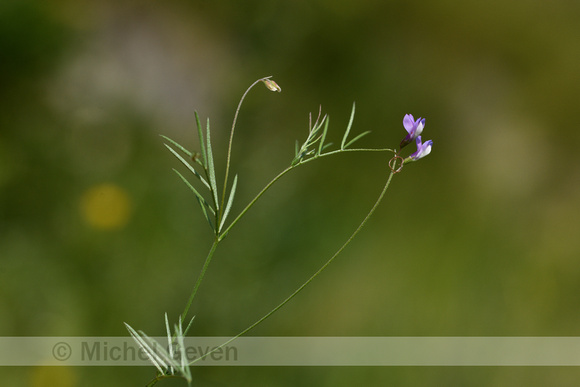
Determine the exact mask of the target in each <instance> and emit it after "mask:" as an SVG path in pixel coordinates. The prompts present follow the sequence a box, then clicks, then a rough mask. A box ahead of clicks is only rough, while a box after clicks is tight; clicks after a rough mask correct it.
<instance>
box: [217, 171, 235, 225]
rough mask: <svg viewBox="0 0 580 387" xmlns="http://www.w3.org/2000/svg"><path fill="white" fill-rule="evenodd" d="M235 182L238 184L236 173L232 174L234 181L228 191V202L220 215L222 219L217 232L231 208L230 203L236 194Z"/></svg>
mask: <svg viewBox="0 0 580 387" xmlns="http://www.w3.org/2000/svg"><path fill="white" fill-rule="evenodd" d="M237 184H238V175H236V176H234V182H233V183H232V190H231V191H230V197H229V198H228V202H227V204H226V208H225V210H224V213H223V215H222V220H221V222H220V226H219V229H218V232H219V230H221V229H222V227H223V226H224V223H225V222H226V218H227V217H228V214H229V212H230V209H231V208H232V203H233V202H234V195H235V194H236V186H237Z"/></svg>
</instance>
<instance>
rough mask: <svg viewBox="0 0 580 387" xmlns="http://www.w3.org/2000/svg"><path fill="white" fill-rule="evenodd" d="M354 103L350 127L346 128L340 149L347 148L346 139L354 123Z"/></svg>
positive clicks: (349, 122)
mask: <svg viewBox="0 0 580 387" xmlns="http://www.w3.org/2000/svg"><path fill="white" fill-rule="evenodd" d="M354 107H355V104H354V102H353V103H352V112H351V113H350V120H349V121H348V126H347V127H346V131H345V132H344V136H343V137H342V142H341V143H340V149H344V148H345V145H344V144H345V143H346V139H347V138H348V134H349V133H350V128H351V127H352V122H353V121H354V110H355V109H354Z"/></svg>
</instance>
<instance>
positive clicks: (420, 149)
mask: <svg viewBox="0 0 580 387" xmlns="http://www.w3.org/2000/svg"><path fill="white" fill-rule="evenodd" d="M416 142H417V152H415V153H413V154H412V155H411V156H409V158H408V159H410V160H412V161H416V160H419V159H421V158H423V157H425V156H427V155H428V154H429V153H431V147H432V146H433V140H427V141H425V143H424V144H423V143H422V142H421V136H418V137H417V140H416Z"/></svg>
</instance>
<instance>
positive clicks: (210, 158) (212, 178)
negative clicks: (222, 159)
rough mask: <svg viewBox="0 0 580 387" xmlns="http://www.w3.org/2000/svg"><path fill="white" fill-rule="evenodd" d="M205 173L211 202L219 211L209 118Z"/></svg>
mask: <svg viewBox="0 0 580 387" xmlns="http://www.w3.org/2000/svg"><path fill="white" fill-rule="evenodd" d="M206 139H207V173H208V175H209V176H208V178H209V184H210V185H211V187H210V190H211V191H212V194H213V200H214V203H215V209H216V211H217V210H219V201H218V193H217V182H216V178H215V166H214V163H213V152H212V150H211V136H210V131H209V118H208V119H207V134H206Z"/></svg>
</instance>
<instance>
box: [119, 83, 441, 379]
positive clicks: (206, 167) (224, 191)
mask: <svg viewBox="0 0 580 387" xmlns="http://www.w3.org/2000/svg"><path fill="white" fill-rule="evenodd" d="M259 83H263V84H264V85H265V86H266V87H267V88H268V89H269V90H271V91H275V92H281V91H282V89H281V88H280V86H278V84H277V83H276V82H275V81H274V80H272V79H271V77H265V78H261V79H258V80H257V81H255V82H254V83H253V84H252V85H250V87H249V88H248V89H247V90H246V91H245V93H244V94H243V95H242V98H241V99H240V102H239V104H238V107H237V109H236V112H235V115H234V120H233V124H232V128H231V130H230V136H229V142H228V148H227V156H226V166H225V172H224V175H223V180H222V181H223V182H222V183H221V187H219V186H218V175H217V173H216V168H215V162H214V156H213V149H212V143H211V130H210V122H209V119H208V120H207V122H206V124H205V128H204V126H203V125H202V124H201V121H200V119H199V115H198V114H197V112H196V113H195V120H196V125H197V135H198V137H199V144H200V149H199V152H191V151H189V150H187V149H186V148H185V147H183V146H181V145H180V144H178V143H177V142H175V141H173V140H172V139H170V138H168V137H165V136H162V137H163V138H164V139H165V140H166V141H167V143H166V144H165V146H166V147H167V149H169V151H170V152H171V153H172V154H173V155H174V156H175V157H176V158H177V159H178V160H179V161H180V162H181V163H182V164H183V165H184V166H185V168H186V170H187V171H188V172H189V173H190V179H191V178H193V180H192V181H190V179H188V178H186V177H185V176H184V175H183V174H182V173H181V172H179V171H178V170H176V169H174V171H175V173H176V174H177V175H178V176H179V178H180V179H181V180H182V181H183V182H184V183H185V184H186V185H187V187H189V189H190V190H191V191H192V193H193V195H194V198H195V200H196V201H197V202H198V204H199V207H200V209H201V212H202V214H203V216H204V218H205V219H206V221H207V223H208V224H209V226H210V227H211V229H212V231H213V243H212V245H211V247H210V249H209V252H208V254H207V256H206V258H205V261H204V263H203V266H202V268H201V271H200V273H199V275H198V277H197V280H196V282H195V284H194V285H193V290H192V292H191V294H190V296H189V298H188V300H187V302H186V304H185V308H184V310H183V312H182V313H181V314H180V316H179V318H178V320H177V322H176V323H175V324H174V325H173V330H172V329H171V326H170V323H169V319H168V317H167V313H166V314H165V326H166V334H167V347H165V348H167V349H164V347H163V345H161V344H160V343H157V342H156V341H155V340H154V339H152V338H150V337H149V336H147V335H146V334H145V333H143V332H142V331H136V330H135V329H133V328H132V327H131V326H129V325H128V324H126V323H125V325H126V327H127V329H128V330H129V333H130V334H131V336H132V337H133V338H134V339H135V340H136V342H137V343H138V344H139V346H140V347H141V348H142V350H143V351H144V353H146V354H147V356H148V358H149V360H150V361H151V362H152V363H153V365H154V366H155V367H156V368H157V371H158V373H157V375H156V377H155V378H154V379H153V380H151V382H150V383H149V384H148V386H152V385H154V384H156V383H157V382H158V381H160V380H162V379H164V378H169V377H181V378H184V379H185V380H186V381H187V383H188V385H191V383H192V375H191V370H190V366H191V365H192V364H193V363H195V362H196V361H199V360H201V359H202V358H203V357H205V356H207V355H209V354H210V353H211V351H210V352H208V353H206V354H205V355H204V356H203V357H201V358H197V359H195V360H194V361H192V362H190V363H188V361H187V359H186V356H176V355H177V354H183V353H185V352H186V348H185V345H184V337H185V335H186V334H187V332H188V331H189V329H190V328H191V326H192V323H193V317H191V318H189V314H190V307H191V305H192V303H193V300H194V299H195V297H196V296H197V293H198V290H199V288H200V285H201V283H202V281H203V279H204V277H205V274H206V271H207V269H208V267H209V265H210V262H211V261H212V258H213V256H214V254H215V252H216V250H217V247H218V245H219V244H220V242H221V241H222V240H223V239H224V238H225V237H226V236H227V235H228V233H229V232H230V231H231V230H232V228H233V227H234V226H235V225H236V224H237V223H238V222H239V221H240V219H241V218H242V217H243V216H244V215H245V214H246V213H247V212H248V211H249V210H250V209H251V208H252V207H253V206H254V204H256V202H257V201H258V200H259V199H260V198H261V197H262V195H263V194H264V193H265V192H266V191H267V190H268V189H269V188H270V187H271V186H272V185H273V184H274V183H276V182H277V181H278V180H280V179H281V178H282V177H283V176H284V175H286V174H287V173H289V172H290V171H292V170H293V169H295V168H298V167H300V166H302V165H304V164H306V163H309V162H312V161H314V160H317V159H319V158H322V157H330V156H334V155H338V154H340V153H345V152H391V153H393V156H392V158H391V159H390V161H389V162H388V163H386V164H387V166H388V167H389V169H390V173H389V174H388V177H387V180H386V182H385V185H384V187H383V189H382V191H381V193H380V194H379V196H378V198H377V200H376V201H375V203H374V205H373V206H372V207H371V209H370V211H369V212H368V213H367V215H366V216H365V217H364V219H363V220H362V222H361V223H360V224H359V225H358V227H357V228H356V229H355V230H354V232H353V233H352V234H351V236H350V237H349V238H348V239H347V240H346V241H345V242H344V243H343V244H342V246H340V248H338V250H336V252H335V253H334V254H333V255H332V256H331V257H330V258H329V259H328V260H327V261H326V262H325V263H324V264H323V265H322V266H321V267H320V268H319V269H318V270H317V271H316V272H315V273H314V274H312V275H311V276H310V277H309V278H308V279H307V280H306V281H305V282H304V283H302V285H300V286H299V287H298V288H297V289H296V290H294V292H292V293H291V294H290V295H289V296H288V297H286V298H285V299H284V300H283V301H282V302H280V303H279V304H278V305H277V306H275V307H274V308H273V309H272V310H270V312H268V313H267V314H266V315H264V316H262V317H261V318H259V319H258V320H257V321H256V322H255V323H253V324H252V325H250V326H249V327H247V328H246V329H244V330H243V331H242V332H240V333H239V334H237V335H236V336H234V337H232V338H231V339H230V340H228V341H227V342H225V343H223V344H222V345H221V346H220V347H218V348H215V349H214V351H215V350H218V349H219V348H221V347H223V346H225V345H227V344H229V343H230V342H231V341H233V340H235V339H236V338H238V337H240V336H242V335H244V334H245V333H247V332H248V331H250V330H251V329H253V328H254V327H256V326H257V325H258V324H260V323H262V322H263V321H264V320H266V319H267V318H268V317H270V316H271V315H272V314H273V313H275V312H276V311H278V310H279V309H280V308H282V307H283V306H284V305H285V304H286V303H287V302H288V301H290V300H291V299H292V298H294V297H295V296H296V295H297V294H298V293H300V292H301V291H302V289H304V288H305V287H306V286H307V285H308V284H309V283H310V282H312V281H313V280H314V279H315V278H316V277H317V276H318V275H319V274H320V273H321V272H322V271H324V269H326V268H327V267H328V266H329V265H330V264H331V263H332V261H333V260H334V259H335V258H336V257H337V256H338V255H339V254H340V253H341V252H342V251H343V250H344V249H345V248H346V247H347V246H348V244H349V243H350V242H351V241H352V240H353V239H354V237H355V236H356V235H357V234H358V233H359V232H360V230H361V229H362V228H363V226H364V225H365V224H366V222H367V221H368V219H369V218H370V217H371V216H372V214H373V213H374V212H375V210H376V209H377V207H378V206H379V204H380V202H381V201H382V200H383V198H384V196H385V193H386V192H387V190H388V188H389V186H390V184H391V181H392V179H393V176H394V175H395V174H397V173H399V172H401V170H402V169H403V166H404V165H406V164H408V163H410V162H413V161H417V160H419V159H421V158H423V157H425V156H427V155H428V154H429V153H430V152H431V148H432V146H433V141H432V140H428V141H426V142H425V143H423V142H422V140H421V136H420V135H421V133H422V132H423V129H424V127H425V119H424V118H419V119H418V120H415V119H414V117H413V116H412V115H411V114H407V115H405V117H404V118H403V127H404V128H405V130H406V131H407V135H406V136H405V137H404V138H403V140H402V141H401V143H400V145H399V150H398V151H395V150H393V149H388V148H379V149H367V148H351V146H352V145H353V144H354V143H355V142H356V141H358V140H359V139H360V138H362V137H363V136H365V135H367V134H369V133H370V131H366V132H363V133H360V134H358V135H356V136H354V137H353V138H350V131H351V128H352V124H353V121H354V114H355V105H354V104H353V106H352V112H351V115H350V119H349V122H348V125H347V127H346V130H345V132H344V134H343V136H342V140H341V142H340V146H339V147H338V148H336V149H334V150H329V149H330V148H331V147H332V144H331V143H326V136H327V133H328V126H329V119H328V116H327V115H324V116H323V115H322V109H320V110H319V112H318V116H317V118H316V119H315V120H314V122H312V116H310V120H309V126H308V135H307V137H306V140H305V141H304V142H303V143H302V144H300V142H298V141H297V142H296V146H295V150H294V157H293V158H292V159H291V160H290V163H289V164H290V165H289V166H288V167H287V168H286V169H284V170H283V171H281V172H280V173H279V174H278V175H277V176H275V177H274V178H273V179H272V180H271V181H270V182H269V183H268V184H266V186H265V187H264V188H262V190H261V191H260V192H259V193H258V194H257V195H256V196H255V197H254V198H253V199H252V200H251V201H250V202H249V203H248V204H247V205H246V206H245V207H244V208H243V209H242V210H241V211H240V213H239V214H237V215H236V216H235V217H234V218H233V219H232V220H229V219H230V212H231V209H232V204H233V202H234V199H235V194H236V188H237V185H238V176H237V175H235V176H234V177H233V179H231V180H230V170H231V154H232V144H233V139H234V133H235V129H236V122H237V118H238V114H239V112H240V109H241V106H242V102H243V101H244V99H245V97H246V95H247V94H248V92H249V91H250V90H251V89H252V88H253V87H254V86H255V85H257V84H259ZM413 140H415V142H416V144H417V151H416V152H414V153H412V154H411V155H409V156H408V157H406V158H403V157H402V156H401V155H400V153H401V151H402V149H403V148H404V147H405V146H406V145H408V144H410V143H411V142H412V141H413ZM186 319H188V323H187V326H185V328H184V323H185V322H186Z"/></svg>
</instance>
